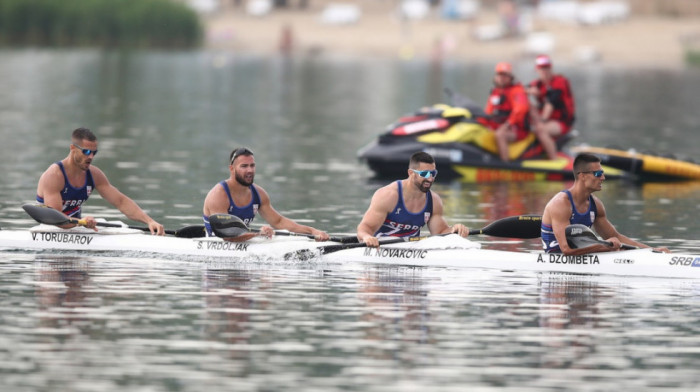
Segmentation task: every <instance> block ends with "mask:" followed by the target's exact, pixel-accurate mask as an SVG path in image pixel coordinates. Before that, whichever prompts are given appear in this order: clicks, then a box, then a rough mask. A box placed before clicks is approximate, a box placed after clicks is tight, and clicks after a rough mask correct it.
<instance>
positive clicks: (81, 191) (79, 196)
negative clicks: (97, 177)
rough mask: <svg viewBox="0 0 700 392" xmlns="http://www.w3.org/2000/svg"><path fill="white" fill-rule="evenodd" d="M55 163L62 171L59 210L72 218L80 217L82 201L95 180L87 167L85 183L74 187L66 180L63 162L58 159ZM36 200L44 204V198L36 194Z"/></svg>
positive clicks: (86, 197)
mask: <svg viewBox="0 0 700 392" xmlns="http://www.w3.org/2000/svg"><path fill="white" fill-rule="evenodd" d="M55 163H56V165H58V167H59V169H61V173H63V190H62V191H61V200H62V201H63V207H62V209H61V212H63V213H64V214H66V215H68V216H70V217H73V218H80V214H81V213H82V205H83V203H84V202H85V200H87V199H88V197H90V194H91V193H92V191H93V189H95V181H94V180H93V179H92V173H90V169H87V172H86V173H85V184H84V185H83V186H82V187H80V188H76V187H74V186H73V185H71V183H70V182H69V181H68V175H67V174H66V169H65V168H64V167H63V162H61V161H58V162H55ZM36 201H37V202H39V203H41V204H44V198H43V197H40V196H39V195H36Z"/></svg>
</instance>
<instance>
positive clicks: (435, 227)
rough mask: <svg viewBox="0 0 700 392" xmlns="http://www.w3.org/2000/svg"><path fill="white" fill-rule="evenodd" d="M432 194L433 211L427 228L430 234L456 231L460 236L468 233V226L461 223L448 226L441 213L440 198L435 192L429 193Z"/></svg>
mask: <svg viewBox="0 0 700 392" xmlns="http://www.w3.org/2000/svg"><path fill="white" fill-rule="evenodd" d="M430 194H431V195H432V196H433V213H432V214H431V215H430V220H429V221H428V229H429V230H430V234H447V233H457V234H459V235H461V236H462V237H466V236H468V235H469V228H468V227H466V226H464V225H463V224H461V223H457V224H455V225H454V226H450V225H449V224H448V223H447V221H446V220H445V216H444V215H443V206H442V199H441V198H440V196H438V195H437V194H436V193H435V192H431V193H430Z"/></svg>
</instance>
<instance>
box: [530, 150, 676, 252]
mask: <svg viewBox="0 0 700 392" xmlns="http://www.w3.org/2000/svg"><path fill="white" fill-rule="evenodd" d="M573 171H574V185H572V186H571V188H569V189H567V190H564V191H561V192H559V193H557V194H556V195H554V197H552V199H551V200H550V201H549V202H548V203H547V205H546V206H545V208H544V213H543V214H542V247H543V248H544V251H545V252H547V253H564V254H565V255H582V254H586V253H594V252H610V251H617V250H620V246H621V244H628V245H632V246H636V247H639V248H649V246H648V245H645V244H642V243H641V242H637V241H635V240H633V239H631V238H629V237H627V236H625V235H622V234H620V233H619V232H618V231H617V229H615V226H613V225H612V223H610V221H608V216H607V214H606V213H605V206H604V205H603V202H602V201H600V199H598V198H597V197H595V196H593V192H597V191H599V190H601V189H602V187H603V186H602V185H603V181H605V173H604V172H603V168H602V166H601V164H600V158H598V157H597V156H595V155H592V154H579V155H578V156H576V159H574V170H573ZM571 224H582V225H585V226H587V227H593V228H594V229H595V231H596V232H597V233H598V235H600V236H601V237H603V238H604V239H605V240H606V241H610V242H612V246H607V245H603V244H595V245H591V246H587V247H585V248H577V249H573V248H571V247H569V245H568V242H567V240H566V227H567V226H569V225H571ZM654 250H656V251H660V252H666V253H668V252H669V250H668V248H665V247H660V248H654Z"/></svg>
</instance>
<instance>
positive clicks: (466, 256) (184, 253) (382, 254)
mask: <svg viewBox="0 0 700 392" xmlns="http://www.w3.org/2000/svg"><path fill="white" fill-rule="evenodd" d="M328 245H336V246H337V245H338V243H334V242H313V241H310V240H308V239H304V238H295V237H276V238H275V239H272V240H267V239H262V238H258V239H255V240H252V241H249V242H245V243H235V242H227V241H223V240H222V239H220V238H194V239H189V238H176V237H158V236H151V235H148V234H144V233H142V232H134V231H133V230H129V229H105V230H101V232H100V233H99V234H98V233H94V232H92V231H89V230H86V229H81V228H75V229H70V230H62V229H58V228H55V227H53V226H45V225H40V226H37V227H35V228H32V229H31V230H0V249H2V250H18V251H34V252H54V253H56V252H63V251H78V252H109V253H110V254H111V253H115V254H118V255H120V256H129V257H152V256H153V255H154V254H156V255H166V256H173V257H177V258H178V259H186V260H198V261H199V260H207V259H212V258H214V259H216V260H219V261H222V262H228V261H231V262H256V261H265V262H275V261H279V262H298V261H300V260H307V261H308V260H315V261H319V262H327V263H348V262H359V263H372V264H387V265H401V266H416V267H441V268H482V269H484V268H485V269H498V270H512V271H537V272H560V273H572V274H595V275H619V276H645V277H661V278H684V279H700V255H689V254H665V253H657V252H653V251H652V250H650V249H638V250H630V251H621V252H610V253H599V254H590V255H583V256H563V255H560V254H545V253H541V252H512V251H502V250H492V249H481V246H480V244H479V243H476V242H473V241H470V240H467V239H464V238H461V237H459V236H457V235H448V236H439V237H429V238H427V239H424V240H422V241H416V242H406V243H398V244H390V245H389V244H387V245H382V246H381V247H380V248H366V247H349V248H347V249H343V250H339V251H335V252H330V253H324V247H326V246H328ZM350 246H353V245H350ZM355 246H356V245H355ZM298 255H303V256H304V257H303V258H302V257H297V256H298ZM309 256H311V257H309ZM219 264H220V263H219Z"/></svg>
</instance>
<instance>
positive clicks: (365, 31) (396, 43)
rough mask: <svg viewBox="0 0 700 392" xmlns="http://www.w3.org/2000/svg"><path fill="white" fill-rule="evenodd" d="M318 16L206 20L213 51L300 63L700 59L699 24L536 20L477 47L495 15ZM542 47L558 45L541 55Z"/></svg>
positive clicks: (667, 62) (668, 62)
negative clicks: (525, 29) (339, 19)
mask: <svg viewBox="0 0 700 392" xmlns="http://www.w3.org/2000/svg"><path fill="white" fill-rule="evenodd" d="M319 15H320V11H319V10H306V11H300V10H294V9H290V10H279V11H278V10H275V11H274V12H272V13H270V14H268V15H265V16H263V17H253V16H249V15H247V14H246V13H245V12H244V11H243V10H242V9H232V10H225V11H222V12H219V13H217V14H215V15H210V16H207V17H205V18H204V24H205V32H206V38H205V43H204V47H205V48H206V49H209V50H217V51H233V52H242V53H255V54H268V55H270V54H285V55H293V56H337V55H341V56H373V57H380V58H395V59H402V60H412V59H428V60H437V61H440V60H443V59H445V60H447V59H449V60H459V61H467V62H468V61H477V62H498V61H511V62H514V63H516V62H519V61H523V60H525V61H527V60H531V59H532V58H534V56H535V55H537V54H538V53H549V54H550V55H551V56H552V58H553V60H554V63H555V66H556V65H560V64H561V65H565V66H587V65H599V66H608V67H623V68H661V69H680V68H684V67H686V63H685V52H686V50H687V48H688V45H689V42H690V44H693V47H694V48H696V49H695V50H696V51H700V45H699V43H700V27H699V26H700V18H699V17H693V18H683V19H679V18H673V19H671V18H663V17H649V16H632V17H629V18H628V19H625V20H623V21H619V22H615V23H610V24H602V25H595V26H580V25H573V24H566V23H562V22H550V21H547V22H545V21H542V20H537V19H533V22H532V26H533V29H532V31H534V32H536V33H534V34H533V33H530V34H523V35H519V36H516V37H509V38H501V39H496V40H489V41H484V40H478V39H476V38H475V32H476V31H478V29H480V28H482V27H483V26H495V25H497V24H498V21H499V18H498V15H497V14H496V12H495V11H482V12H481V13H480V14H479V18H478V19H476V20H468V21H463V20H462V21H449V20H444V19H438V18H428V19H424V20H418V21H415V20H414V21H406V20H400V19H398V18H397V17H396V16H395V14H393V13H392V12H389V11H386V10H384V11H377V10H375V11H374V12H364V11H363V14H362V16H361V17H360V19H359V20H358V22H357V23H354V24H348V25H328V24H322V23H321V22H320V17H319ZM537 39H539V40H540V41H544V42H545V43H546V42H550V43H551V42H552V40H553V45H549V46H547V45H544V46H543V45H540V47H542V48H545V47H548V48H549V49H547V50H539V51H538V50H537V45H536V44H537Z"/></svg>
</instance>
